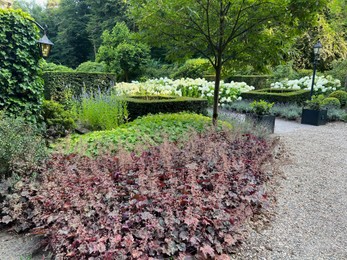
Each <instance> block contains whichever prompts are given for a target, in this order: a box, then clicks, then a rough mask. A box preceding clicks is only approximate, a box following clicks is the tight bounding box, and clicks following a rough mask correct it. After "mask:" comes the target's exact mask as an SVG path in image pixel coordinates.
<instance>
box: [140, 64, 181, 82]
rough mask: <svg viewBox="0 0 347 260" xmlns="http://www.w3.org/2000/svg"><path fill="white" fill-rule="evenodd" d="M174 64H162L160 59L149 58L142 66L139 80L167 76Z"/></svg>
mask: <svg viewBox="0 0 347 260" xmlns="http://www.w3.org/2000/svg"><path fill="white" fill-rule="evenodd" d="M173 69H174V65H172V64H162V63H161V62H160V61H157V60H153V59H150V60H149V61H148V62H147V64H146V65H145V66H144V68H143V76H142V77H141V78H140V81H141V82H144V81H146V80H149V79H155V78H158V79H159V78H169V77H170V74H171V73H172V70H173Z"/></svg>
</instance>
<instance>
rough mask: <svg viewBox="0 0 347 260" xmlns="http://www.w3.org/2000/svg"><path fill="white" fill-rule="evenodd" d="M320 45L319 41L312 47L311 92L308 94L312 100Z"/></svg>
mask: <svg viewBox="0 0 347 260" xmlns="http://www.w3.org/2000/svg"><path fill="white" fill-rule="evenodd" d="M322 47H323V46H322V44H321V43H320V41H318V42H317V43H316V44H315V45H314V46H313V54H314V56H313V76H312V85H311V92H310V99H312V95H313V86H314V78H315V77H316V70H317V61H319V52H320V49H321V48H322Z"/></svg>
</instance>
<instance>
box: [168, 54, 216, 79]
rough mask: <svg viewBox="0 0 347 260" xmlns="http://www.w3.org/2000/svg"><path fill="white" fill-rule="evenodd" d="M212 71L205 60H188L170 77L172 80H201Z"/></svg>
mask: <svg viewBox="0 0 347 260" xmlns="http://www.w3.org/2000/svg"><path fill="white" fill-rule="evenodd" d="M212 71H213V69H212V66H211V64H210V62H209V61H208V60H207V59H201V58H200V59H190V60H187V61H186V62H185V63H184V64H183V65H182V66H181V67H179V68H178V69H177V71H176V72H174V73H173V74H172V75H171V77H172V78H174V79H180V78H192V79H196V78H203V77H204V76H205V75H206V74H211V72H212Z"/></svg>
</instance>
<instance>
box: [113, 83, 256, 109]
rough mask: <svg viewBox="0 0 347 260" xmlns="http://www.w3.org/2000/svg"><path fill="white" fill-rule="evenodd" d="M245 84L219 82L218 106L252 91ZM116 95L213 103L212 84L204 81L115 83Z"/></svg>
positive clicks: (251, 88)
mask: <svg viewBox="0 0 347 260" xmlns="http://www.w3.org/2000/svg"><path fill="white" fill-rule="evenodd" d="M253 89H254V87H253V86H248V85H247V84H246V83H245V82H233V81H232V82H230V83H225V82H223V81H222V82H221V85H220V90H219V105H222V104H226V103H230V102H232V101H235V100H237V99H241V97H240V95H241V93H242V92H247V91H250V90H253ZM114 91H115V92H116V94H117V95H177V96H184V97H197V98H206V99H207V100H208V101H209V103H210V104H212V103H213V92H214V82H212V81H207V80H205V79H200V78H198V79H190V78H185V79H176V80H172V79H169V78H160V79H151V80H147V81H145V82H136V81H134V82H131V83H124V82H121V83H117V84H116V85H115V87H114Z"/></svg>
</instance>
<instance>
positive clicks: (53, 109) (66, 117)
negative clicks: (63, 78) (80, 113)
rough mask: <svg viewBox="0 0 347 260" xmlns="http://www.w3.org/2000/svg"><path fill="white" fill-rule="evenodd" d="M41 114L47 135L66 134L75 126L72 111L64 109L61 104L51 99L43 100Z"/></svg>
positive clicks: (58, 135) (60, 135)
mask: <svg viewBox="0 0 347 260" xmlns="http://www.w3.org/2000/svg"><path fill="white" fill-rule="evenodd" d="M42 116H43V118H44V122H45V124H46V134H47V136H48V137H53V138H55V137H62V136H66V135H67V134H68V133H69V132H71V131H72V130H73V129H74V127H75V121H74V118H73V115H72V112H71V111H69V110H65V109H64V106H63V105H61V104H59V103H58V102H55V101H53V100H44V101H43V106H42Z"/></svg>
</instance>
